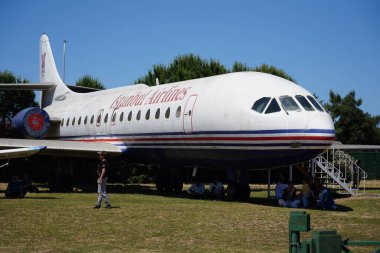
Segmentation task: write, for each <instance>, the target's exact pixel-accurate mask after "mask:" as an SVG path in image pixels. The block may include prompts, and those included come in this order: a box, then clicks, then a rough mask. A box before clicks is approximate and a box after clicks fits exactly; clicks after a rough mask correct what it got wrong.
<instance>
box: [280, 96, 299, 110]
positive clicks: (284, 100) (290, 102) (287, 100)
mask: <svg viewBox="0 0 380 253" xmlns="http://www.w3.org/2000/svg"><path fill="white" fill-rule="evenodd" d="M280 102H281V104H282V106H283V107H284V108H285V110H286V111H299V110H300V108H299V106H298V105H297V103H296V101H294V99H293V98H292V97H290V96H282V97H280Z"/></svg>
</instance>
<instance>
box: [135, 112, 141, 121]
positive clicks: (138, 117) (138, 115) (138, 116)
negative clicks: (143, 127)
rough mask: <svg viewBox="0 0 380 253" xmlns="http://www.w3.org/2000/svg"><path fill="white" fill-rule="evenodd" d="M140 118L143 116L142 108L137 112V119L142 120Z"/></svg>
mask: <svg viewBox="0 0 380 253" xmlns="http://www.w3.org/2000/svg"><path fill="white" fill-rule="evenodd" d="M140 118H141V110H139V112H138V113H137V116H136V119H137V120H140Z"/></svg>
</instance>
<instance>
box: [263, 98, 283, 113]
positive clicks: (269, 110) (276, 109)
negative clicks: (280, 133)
mask: <svg viewBox="0 0 380 253" xmlns="http://www.w3.org/2000/svg"><path fill="white" fill-rule="evenodd" d="M279 111H281V108H280V106H279V105H278V103H277V101H276V99H275V98H273V99H272V101H271V102H270V104H269V106H268V108H267V110H266V111H265V114H269V113H274V112H279Z"/></svg>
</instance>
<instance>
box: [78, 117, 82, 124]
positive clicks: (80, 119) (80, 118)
mask: <svg viewBox="0 0 380 253" xmlns="http://www.w3.org/2000/svg"><path fill="white" fill-rule="evenodd" d="M81 121H82V117H79V119H78V125H79V126H80V123H81Z"/></svg>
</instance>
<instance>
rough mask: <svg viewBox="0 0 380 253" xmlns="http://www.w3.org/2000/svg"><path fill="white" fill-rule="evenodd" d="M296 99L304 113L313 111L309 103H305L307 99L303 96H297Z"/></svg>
mask: <svg viewBox="0 0 380 253" xmlns="http://www.w3.org/2000/svg"><path fill="white" fill-rule="evenodd" d="M296 99H297V101H298V102H300V104H301V105H302V107H303V108H304V109H305V110H306V111H315V110H314V108H313V106H312V105H311V104H310V103H309V101H307V99H306V98H305V97H304V96H301V95H297V96H296Z"/></svg>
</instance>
